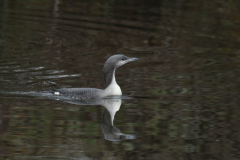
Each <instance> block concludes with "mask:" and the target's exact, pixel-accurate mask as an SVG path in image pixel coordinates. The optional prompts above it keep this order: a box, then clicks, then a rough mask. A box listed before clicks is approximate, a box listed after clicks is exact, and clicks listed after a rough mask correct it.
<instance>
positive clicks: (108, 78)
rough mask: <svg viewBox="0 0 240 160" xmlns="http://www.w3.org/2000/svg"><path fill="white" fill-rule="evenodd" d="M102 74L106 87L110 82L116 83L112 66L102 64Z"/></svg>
mask: <svg viewBox="0 0 240 160" xmlns="http://www.w3.org/2000/svg"><path fill="white" fill-rule="evenodd" d="M103 76H104V82H105V85H106V87H108V86H109V85H110V84H111V83H112V82H114V83H116V79H115V68H114V67H109V66H104V68H103Z"/></svg>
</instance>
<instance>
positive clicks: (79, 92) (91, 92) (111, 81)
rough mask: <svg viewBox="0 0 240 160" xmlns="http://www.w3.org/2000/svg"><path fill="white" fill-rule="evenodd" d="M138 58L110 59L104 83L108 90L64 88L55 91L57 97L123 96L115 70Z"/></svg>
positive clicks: (119, 57)
mask: <svg viewBox="0 0 240 160" xmlns="http://www.w3.org/2000/svg"><path fill="white" fill-rule="evenodd" d="M136 60H138V58H129V57H127V56H124V55H122V54H118V55H113V56H111V57H109V58H108V60H107V61H106V62H105V64H104V67H103V75H104V82H105V85H106V88H105V89H104V90H103V89H96V88H63V89H57V90H56V91H54V94H55V95H66V96H73V95H74V96H75V97H78V99H99V98H104V97H106V96H113V95H122V91H121V88H120V87H119V86H118V84H117V82H116V80H115V70H116V69H117V68H118V67H120V66H122V65H124V64H126V63H128V62H132V61H136Z"/></svg>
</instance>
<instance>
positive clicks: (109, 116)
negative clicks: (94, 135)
mask: <svg viewBox="0 0 240 160" xmlns="http://www.w3.org/2000/svg"><path fill="white" fill-rule="evenodd" d="M63 101H65V102H68V103H72V104H77V105H102V106H104V107H105V110H104V112H103V118H102V122H101V124H102V132H103V134H104V138H105V139H106V140H109V141H122V140H126V139H136V136H135V135H130V134H124V133H122V132H121V131H120V130H119V129H118V128H117V127H115V126H114V124H113V121H114V117H115V114H116V112H117V111H118V110H119V109H120V107H121V104H122V100H121V99H87V100H66V99H65V100H63Z"/></svg>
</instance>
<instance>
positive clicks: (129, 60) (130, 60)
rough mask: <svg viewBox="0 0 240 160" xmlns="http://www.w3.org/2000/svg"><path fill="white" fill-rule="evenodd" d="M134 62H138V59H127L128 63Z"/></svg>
mask: <svg viewBox="0 0 240 160" xmlns="http://www.w3.org/2000/svg"><path fill="white" fill-rule="evenodd" d="M136 60H138V58H129V59H128V62H132V61H136Z"/></svg>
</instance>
